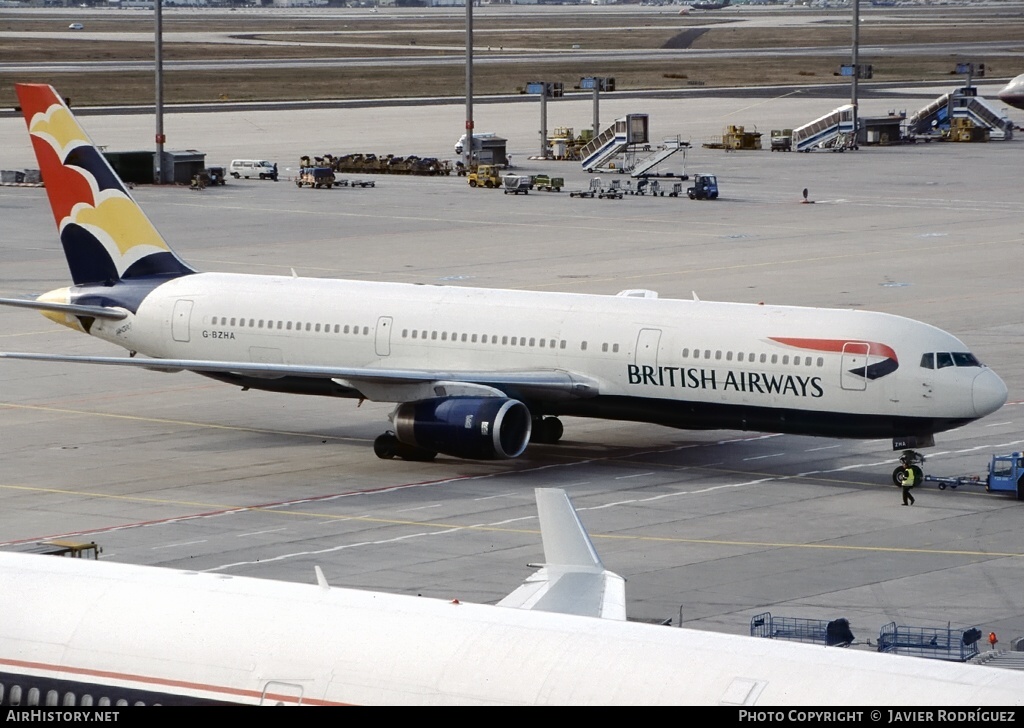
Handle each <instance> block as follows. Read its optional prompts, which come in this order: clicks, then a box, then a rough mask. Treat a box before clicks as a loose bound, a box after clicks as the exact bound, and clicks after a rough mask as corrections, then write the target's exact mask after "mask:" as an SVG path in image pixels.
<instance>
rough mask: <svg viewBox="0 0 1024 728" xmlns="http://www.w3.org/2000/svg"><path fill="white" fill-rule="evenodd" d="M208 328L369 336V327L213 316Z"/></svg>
mask: <svg viewBox="0 0 1024 728" xmlns="http://www.w3.org/2000/svg"><path fill="white" fill-rule="evenodd" d="M210 326H234V327H237V328H248V329H272V330H275V331H310V332H313V333H325V334H329V333H331V332H332V328H333V333H335V334H349V333H351V334H354V335H356V336H359V335H360V334H362V335H363V336H369V335H370V327H369V326H362V327H360V326H358V325H350V324H345V325H342V324H318V323H313V322H310V321H306V322H302V321H268V320H264V319H247V318H239V317H236V316H232V317H230V318H228V317H227V316H213V317H211V318H210Z"/></svg>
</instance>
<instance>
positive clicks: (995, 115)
mask: <svg viewBox="0 0 1024 728" xmlns="http://www.w3.org/2000/svg"><path fill="white" fill-rule="evenodd" d="M977 93H978V89H976V88H974V87H973V86H967V87H964V88H958V89H956V90H955V91H952V92H950V93H948V94H943V95H942V96H940V97H939V98H937V99H935V100H934V101H932V102H931V103H930V104H928V105H927V106H925V107H924V108H923V109H921V110H920V111H918V112H917V113H916V114H914V115H913V116H911V117H910V120H909V121H908V122H907V131H908V132H909V133H910V134H928V133H930V132H935V131H943V130H945V129H949V128H950V123H951V122H950V120H951V119H954V118H959V119H970V120H971V122H972V123H973V124H974V125H975V126H979V127H983V128H985V129H988V130H989V138H990V139H999V140H1005V141H1009V140H1011V139H1013V122H1012V121H1011V120H1010V119H1008V118H1006V117H1004V116H1000V114H999V112H998V111H997V110H996V109H995V107H993V106H992V105H991V104H989V103H988V102H987V101H985V99H983V98H980V97H979V96H978V95H977Z"/></svg>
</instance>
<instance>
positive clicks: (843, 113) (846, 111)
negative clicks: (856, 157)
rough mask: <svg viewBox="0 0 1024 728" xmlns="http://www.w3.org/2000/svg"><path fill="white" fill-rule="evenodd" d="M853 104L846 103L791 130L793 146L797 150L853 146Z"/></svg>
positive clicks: (806, 150) (805, 150)
mask: <svg viewBox="0 0 1024 728" xmlns="http://www.w3.org/2000/svg"><path fill="white" fill-rule="evenodd" d="M855 139H856V135H855V134H854V128H853V105H852V104H846V105H845V106H840V107H839V108H837V109H835V110H833V111H831V112H830V113H828V114H825V116H822V117H820V118H818V119H815V120H814V121H812V122H811V123H809V124H804V125H803V126H801V127H799V128H796V129H794V130H793V148H794V149H796V150H797V151H798V152H809V151H811V150H812V149H837V150H838V149H845V148H847V147H849V146H853V144H854V141H855Z"/></svg>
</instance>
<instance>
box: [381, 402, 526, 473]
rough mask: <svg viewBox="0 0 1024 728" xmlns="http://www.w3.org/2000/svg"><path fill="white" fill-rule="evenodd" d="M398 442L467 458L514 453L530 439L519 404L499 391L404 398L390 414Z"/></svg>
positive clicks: (521, 406) (522, 448)
mask: <svg viewBox="0 0 1024 728" xmlns="http://www.w3.org/2000/svg"><path fill="white" fill-rule="evenodd" d="M392 421H393V422H394V426H395V437H396V438H397V439H398V441H399V442H400V443H403V444H405V445H411V446H413V447H416V448H420V449H421V450H427V451H430V450H432V451H435V452H442V453H444V454H446V455H451V456H453V457H458V458H468V459H472V460H499V459H502V458H514V457H519V456H520V455H521V454H522V453H523V450H525V449H526V445H527V443H528V442H529V441H530V429H531V426H532V419H531V416H530V410H529V409H528V408H527V406H526V405H525V404H523V403H522V402H520V401H518V400H515V399H504V398H502V397H439V398H435V399H421V400H419V401H416V402H406V403H404V404H401V405H399V406H398V408H397V409H396V410H395V413H394V416H393V418H392Z"/></svg>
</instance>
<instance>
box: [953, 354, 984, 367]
mask: <svg viewBox="0 0 1024 728" xmlns="http://www.w3.org/2000/svg"><path fill="white" fill-rule="evenodd" d="M953 361H954V362H956V365H957V366H958V367H980V366H981V362H980V361H978V359H977V357H975V356H974V354H972V353H970V352H969V351H962V352H961V351H954V352H953Z"/></svg>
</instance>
